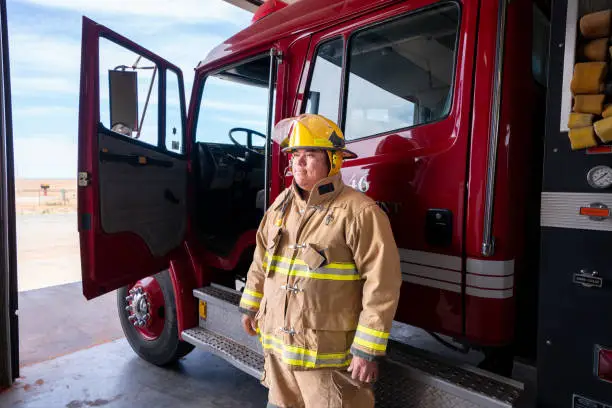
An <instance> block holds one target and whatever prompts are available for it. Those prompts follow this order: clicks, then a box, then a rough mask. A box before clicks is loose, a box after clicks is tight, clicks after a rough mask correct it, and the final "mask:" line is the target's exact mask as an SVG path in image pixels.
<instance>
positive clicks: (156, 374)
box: [0, 325, 535, 408]
mask: <svg viewBox="0 0 612 408" xmlns="http://www.w3.org/2000/svg"><path fill="white" fill-rule="evenodd" d="M394 337H396V338H397V339H402V340H404V341H406V342H408V343H410V344H412V345H417V346H421V347H423V348H427V349H429V350H431V351H435V352H439V353H440V354H442V355H444V356H445V357H446V358H449V359H456V360H461V361H463V362H467V363H469V364H476V363H477V362H478V361H480V359H481V358H482V355H480V353H478V352H474V351H472V352H470V353H469V354H468V355H461V356H460V355H457V354H456V353H454V352H452V351H449V350H448V349H446V348H445V347H444V346H441V345H440V344H439V343H437V342H435V340H434V341H432V339H431V337H429V336H428V335H427V334H426V333H425V332H423V331H422V330H419V329H415V328H411V327H410V326H405V325H396V327H395V328H394ZM21 374H22V377H21V378H20V379H18V381H16V383H15V384H14V386H13V387H12V388H11V389H9V390H6V391H4V392H3V393H0V407H2V408H9V407H11V408H12V407H24V408H25V407H27V408H30V407H32V408H34V407H36V408H38V407H40V408H55V407H58V408H63V407H66V408H87V407H100V406H103V407H116V408H119V407H134V406H143V407H144V406H146V407H147V408H148V407H149V406H150V407H223V408H230V407H241V408H249V407H264V406H265V405H266V394H267V392H266V389H265V388H264V387H263V386H261V385H260V384H259V382H258V381H257V380H256V379H255V378H253V377H251V376H249V375H247V374H244V373H242V372H241V371H239V370H238V369H236V368H234V367H233V366H231V365H230V364H229V363H227V362H225V361H223V360H222V359H220V358H218V357H215V356H213V355H211V354H209V353H206V352H203V351H201V350H197V349H196V350H194V351H193V352H192V353H190V354H189V355H188V356H186V357H185V358H183V359H182V360H181V361H180V362H179V363H177V364H175V365H174V366H172V367H169V368H159V367H156V366H153V365H151V364H149V363H146V362H145V361H144V360H142V359H140V358H139V357H137V356H136V354H135V353H134V352H133V351H132V349H131V348H130V346H129V344H128V343H127V341H126V340H125V339H119V340H115V341H112V342H109V343H106V344H103V345H99V346H96V347H91V348H88V349H85V350H81V351H77V352H75V353H72V354H69V355H65V356H62V357H59V358H56V359H53V360H48V361H44V362H42V363H37V364H33V365H30V366H27V367H23V368H22V373H21ZM515 379H517V380H519V381H522V382H525V383H526V391H527V392H526V394H527V398H526V399H525V400H523V402H522V403H521V404H520V405H519V407H521V408H531V407H533V406H535V405H534V404H533V396H534V395H535V388H534V387H535V371H533V370H531V369H529V368H527V367H521V366H520V365H519V366H517V367H516V368H515ZM136 404H138V405H136Z"/></svg>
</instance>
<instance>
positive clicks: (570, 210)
mask: <svg viewBox="0 0 612 408" xmlns="http://www.w3.org/2000/svg"><path fill="white" fill-rule="evenodd" d="M591 203H601V204H605V205H607V206H608V207H610V208H612V194H610V193H557V192H544V193H542V204H541V207H540V225H541V226H542V227H556V228H571V229H582V230H595V231H612V219H604V220H602V221H594V220H592V219H590V218H589V217H586V216H584V215H580V207H588V206H589V205H590V204H591Z"/></svg>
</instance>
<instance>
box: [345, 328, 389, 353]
mask: <svg viewBox="0 0 612 408" xmlns="http://www.w3.org/2000/svg"><path fill="white" fill-rule="evenodd" d="M388 341H389V333H388V332H383V331H380V330H374V329H370V328H369V327H365V326H362V325H358V326H357V331H356V332H355V338H354V339H353V343H355V344H358V345H360V346H362V347H366V348H369V349H372V350H376V351H385V350H386V349H387V342H388Z"/></svg>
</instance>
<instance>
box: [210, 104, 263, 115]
mask: <svg viewBox="0 0 612 408" xmlns="http://www.w3.org/2000/svg"><path fill="white" fill-rule="evenodd" d="M202 107H203V108H207V109H214V110H222V111H227V112H236V113H245V114H254V115H258V116H261V115H264V117H265V115H266V112H267V106H265V105H248V104H244V103H229V102H219V101H211V100H208V101H206V100H205V101H204V102H203V103H202Z"/></svg>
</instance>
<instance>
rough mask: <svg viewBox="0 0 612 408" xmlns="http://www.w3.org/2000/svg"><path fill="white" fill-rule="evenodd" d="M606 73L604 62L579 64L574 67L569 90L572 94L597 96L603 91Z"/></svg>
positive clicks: (606, 68) (606, 67)
mask: <svg viewBox="0 0 612 408" xmlns="http://www.w3.org/2000/svg"><path fill="white" fill-rule="evenodd" d="M607 73H608V64H606V63H605V62H579V63H578V64H576V66H575V67H574V77H573V78H572V83H571V90H572V92H573V93H574V94H598V93H601V92H603V90H604V83H603V82H604V79H605V77H606V74H607Z"/></svg>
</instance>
